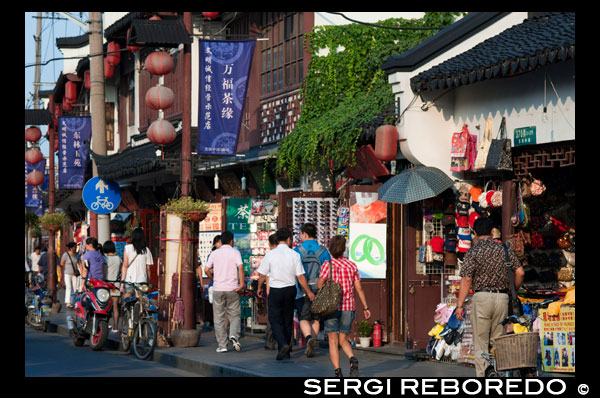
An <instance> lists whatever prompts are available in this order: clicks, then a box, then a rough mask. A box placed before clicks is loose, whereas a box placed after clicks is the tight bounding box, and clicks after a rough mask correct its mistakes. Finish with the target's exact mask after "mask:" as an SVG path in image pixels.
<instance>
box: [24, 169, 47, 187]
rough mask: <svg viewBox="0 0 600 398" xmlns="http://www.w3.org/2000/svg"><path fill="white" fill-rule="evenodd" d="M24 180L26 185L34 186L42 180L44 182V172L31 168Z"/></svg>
mask: <svg viewBox="0 0 600 398" xmlns="http://www.w3.org/2000/svg"><path fill="white" fill-rule="evenodd" d="M25 181H27V184H28V185H33V186H34V187H35V186H37V185H40V184H41V183H42V182H44V173H42V172H41V171H37V170H33V171H32V172H31V173H29V174H27V178H26V179H25Z"/></svg>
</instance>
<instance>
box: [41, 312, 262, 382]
mask: <svg viewBox="0 0 600 398" xmlns="http://www.w3.org/2000/svg"><path fill="white" fill-rule="evenodd" d="M48 331H49V332H51V333H57V334H59V335H61V336H65V337H70V336H71V332H70V330H69V329H68V328H67V327H66V326H65V325H62V324H56V323H50V329H49V330H48ZM119 345H120V344H119V340H118V337H117V336H114V335H109V336H108V339H107V340H106V345H105V347H106V348H109V349H114V350H117V351H119ZM168 349H169V348H158V347H157V348H155V349H154V353H153V354H152V358H150V360H151V361H154V362H158V363H161V364H163V365H167V366H171V367H173V368H176V369H181V370H185V371H188V372H192V373H196V374H198V375H200V376H205V377H223V376H225V377H267V375H264V374H262V373H258V372H253V371H251V370H247V369H243V368H238V367H235V366H228V365H224V364H221V363H216V362H212V361H206V360H204V361H198V360H194V359H190V358H186V357H184V356H182V355H179V354H178V353H169V352H167V350H168Z"/></svg>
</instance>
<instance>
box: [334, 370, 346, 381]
mask: <svg viewBox="0 0 600 398" xmlns="http://www.w3.org/2000/svg"><path fill="white" fill-rule="evenodd" d="M335 377H339V378H340V379H341V378H343V377H344V375H342V369H341V368H337V369H336V370H335Z"/></svg>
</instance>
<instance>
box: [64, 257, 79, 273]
mask: <svg viewBox="0 0 600 398" xmlns="http://www.w3.org/2000/svg"><path fill="white" fill-rule="evenodd" d="M67 256H69V260H71V268H73V275H75V276H79V275H81V273H80V272H79V269H78V268H77V264H75V263H74V262H73V258H72V257H71V255H70V254H69V252H67Z"/></svg>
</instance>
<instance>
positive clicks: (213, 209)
mask: <svg viewBox="0 0 600 398" xmlns="http://www.w3.org/2000/svg"><path fill="white" fill-rule="evenodd" d="M220 230H221V203H211V204H209V206H208V214H207V215H206V218H205V219H204V220H202V221H200V222H199V223H198V231H199V232H209V231H220Z"/></svg>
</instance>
